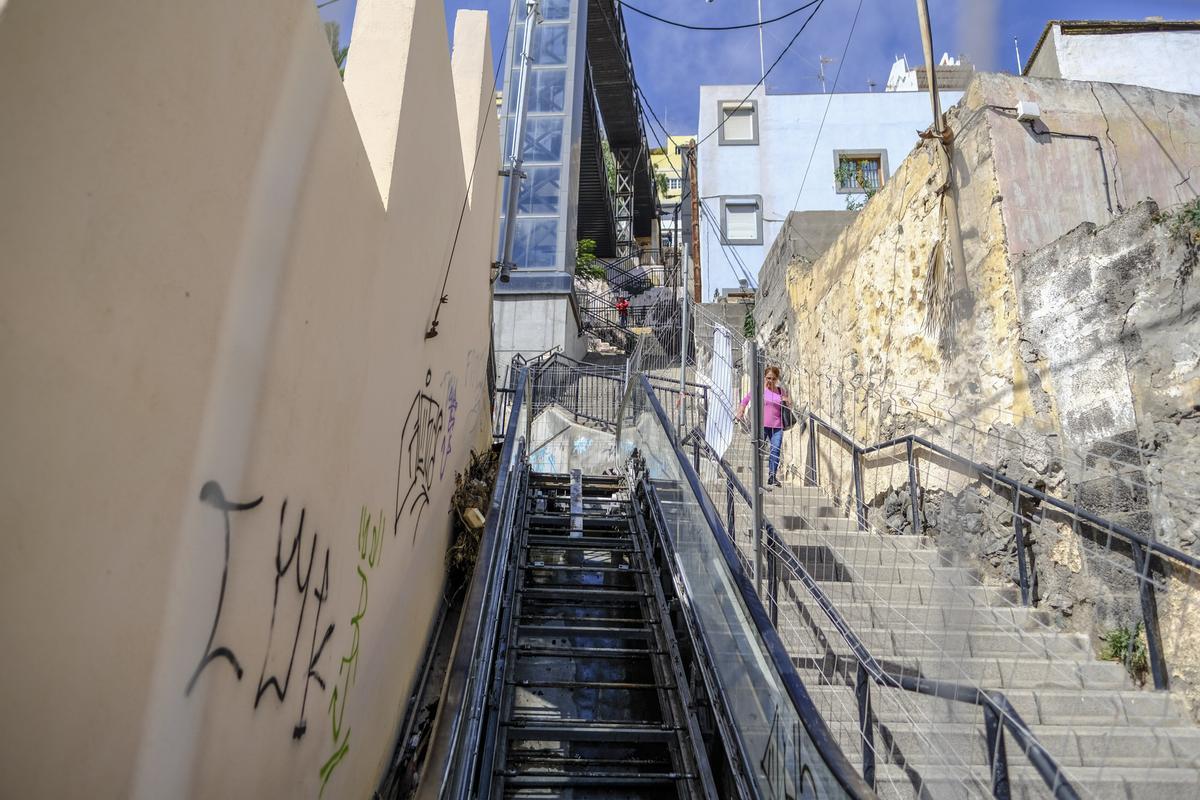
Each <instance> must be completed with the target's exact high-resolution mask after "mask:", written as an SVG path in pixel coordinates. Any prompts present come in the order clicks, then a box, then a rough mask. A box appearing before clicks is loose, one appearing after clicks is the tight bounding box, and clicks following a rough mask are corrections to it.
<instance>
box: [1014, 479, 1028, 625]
mask: <svg viewBox="0 0 1200 800" xmlns="http://www.w3.org/2000/svg"><path fill="white" fill-rule="evenodd" d="M1012 493H1013V505H1012V518H1013V541H1014V542H1015V543H1016V545H1017V579H1018V580H1019V581H1020V584H1021V605H1023V606H1028V605H1029V567H1028V566H1026V564H1025V520H1024V519H1023V518H1022V517H1021V490H1020V489H1018V488H1016V487H1015V486H1014V487H1013V490H1012Z"/></svg>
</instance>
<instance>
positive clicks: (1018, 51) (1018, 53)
mask: <svg viewBox="0 0 1200 800" xmlns="http://www.w3.org/2000/svg"><path fill="white" fill-rule="evenodd" d="M1013 49H1014V50H1016V51H1017V74H1018V75H1020V74H1021V73H1022V72H1023V70H1022V69H1021V45H1019V44H1017V37H1015V36H1014V37H1013Z"/></svg>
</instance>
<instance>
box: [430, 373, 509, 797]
mask: <svg viewBox="0 0 1200 800" xmlns="http://www.w3.org/2000/svg"><path fill="white" fill-rule="evenodd" d="M528 379H529V372H528V370H527V369H521V371H520V373H519V374H518V376H517V380H516V385H515V386H514V393H513V404H512V409H511V410H510V412H509V416H508V426H507V429H506V431H505V438H504V445H503V446H502V447H501V450H500V462H499V464H500V466H499V469H498V471H497V474H496V485H495V488H494V489H493V491H492V498H491V502H490V504H489V506H488V514H487V521H486V523H485V525H484V529H483V535H482V537H481V539H480V542H479V557H478V559H477V560H476V562H475V569H474V570H473V571H472V573H471V583H470V587H469V590H468V593H467V596H466V598H465V599H464V601H463V612H462V614H463V616H462V619H461V620H460V622H459V629H458V637H457V639H456V640H455V643H454V650H453V652H452V654H451V656H450V664H449V667H448V669H447V673H446V681H445V684H444V686H443V689H442V696H441V699H440V700H439V702H438V708H439V709H442V710H443V711H446V710H449V709H455V710H456V713H455V714H454V716H452V717H447V716H445V715H444V714H439V715H438V718H437V721H436V722H435V723H434V725H435V727H434V730H433V734H432V736H431V738H430V746H429V754H428V756H426V759H425V766H424V768H423V770H422V774H423V776H424V779H423V780H422V781H421V784H420V786H419V787H418V791H417V797H418V798H421V800H427V799H431V798H435V797H437V798H443V797H444V798H455V799H456V800H465V798H467V797H469V796H470V792H471V784H472V781H473V779H474V776H475V772H476V770H475V768H474V766H475V756H476V755H477V754H476V753H474V752H470V753H468V752H466V751H467V749H468V748H470V747H472V743H475V746H477V744H478V742H479V738H480V737H479V726H480V724H481V722H482V719H483V714H484V710H485V708H484V706H485V704H486V701H487V689H488V685H489V681H488V680H487V676H486V675H485V674H483V671H484V670H486V669H487V668H490V666H491V659H490V658H486V657H484V656H485V654H488V653H490V652H492V650H491V644H492V639H494V637H495V635H496V624H495V618H496V615H497V614H498V613H499V606H500V598H501V596H502V589H503V587H502V586H501V584H502V578H503V571H502V570H497V569H495V567H496V566H497V565H498V564H502V563H503V559H502V558H501V556H502V555H503V554H505V553H507V552H508V546H509V542H510V540H511V537H512V525H513V514H514V511H515V509H516V497H517V494H518V491H519V489H520V484H521V478H522V475H523V474H524V461H525V447H526V439H525V436H524V435H523V434H524V433H525V431H519V430H518V428H519V423H520V416H521V410H522V406H523V405H524V403H525V399H526V393H527V391H528V388H527V387H529V386H530V384H529V382H528ZM519 434H520V435H519Z"/></svg>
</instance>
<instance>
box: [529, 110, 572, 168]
mask: <svg viewBox="0 0 1200 800" xmlns="http://www.w3.org/2000/svg"><path fill="white" fill-rule="evenodd" d="M562 132H563V120H562V117H530V118H527V119H526V120H525V148H524V153H523V155H524V158H525V160H526V161H559V160H560V159H561V157H562V138H563V133H562Z"/></svg>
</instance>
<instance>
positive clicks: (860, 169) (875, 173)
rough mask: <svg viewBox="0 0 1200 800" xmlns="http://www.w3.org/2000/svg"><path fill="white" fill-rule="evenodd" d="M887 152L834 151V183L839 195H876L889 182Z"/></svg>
mask: <svg viewBox="0 0 1200 800" xmlns="http://www.w3.org/2000/svg"><path fill="white" fill-rule="evenodd" d="M887 166H888V165H887V151H886V150H834V151H833V170H834V172H833V182H834V186H835V188H836V189H837V193H838V194H864V193H867V192H870V193H871V194H874V193H875V192H877V191H879V189H880V188H882V187H883V184H884V183H885V182H886V181H887Z"/></svg>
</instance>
